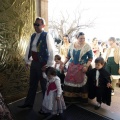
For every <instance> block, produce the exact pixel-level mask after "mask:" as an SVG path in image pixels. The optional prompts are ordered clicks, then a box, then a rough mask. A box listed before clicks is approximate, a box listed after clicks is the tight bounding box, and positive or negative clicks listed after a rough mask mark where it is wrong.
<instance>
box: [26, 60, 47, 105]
mask: <svg viewBox="0 0 120 120" xmlns="http://www.w3.org/2000/svg"><path fill="white" fill-rule="evenodd" d="M44 65H45V63H40V62H36V61H32V63H31V67H30V82H29V90H28V94H27V97H26V100H25V105H31V106H33V104H34V100H35V96H36V92H37V88H38V82H39V81H40V84H41V89H42V93H43V97H44V95H45V90H46V83H47V81H46V80H45V79H43V77H42V70H41V68H42V67H43V66H44Z"/></svg>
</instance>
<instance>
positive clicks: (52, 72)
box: [46, 67, 57, 76]
mask: <svg viewBox="0 0 120 120" xmlns="http://www.w3.org/2000/svg"><path fill="white" fill-rule="evenodd" d="M46 74H47V75H53V76H56V75H57V71H56V69H55V68H53V67H48V68H47V69H46Z"/></svg>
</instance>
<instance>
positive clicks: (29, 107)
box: [17, 105, 33, 109]
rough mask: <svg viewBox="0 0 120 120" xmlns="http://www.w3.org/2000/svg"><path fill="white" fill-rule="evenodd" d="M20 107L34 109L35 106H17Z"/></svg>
mask: <svg viewBox="0 0 120 120" xmlns="http://www.w3.org/2000/svg"><path fill="white" fill-rule="evenodd" d="M17 107H19V108H29V109H32V108H33V106H32V105H20V106H17Z"/></svg>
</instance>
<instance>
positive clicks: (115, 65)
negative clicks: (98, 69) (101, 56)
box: [105, 37, 120, 95]
mask: <svg viewBox="0 0 120 120" xmlns="http://www.w3.org/2000/svg"><path fill="white" fill-rule="evenodd" d="M108 42H109V46H110V47H109V48H108V49H107V52H106V58H105V61H106V66H105V69H106V70H107V71H108V72H109V73H110V74H111V75H112V87H113V89H114V90H115V86H116V83H117V81H118V79H120V48H119V46H117V44H116V40H115V38H114V37H110V38H109V40H108ZM114 90H113V91H112V95H114Z"/></svg>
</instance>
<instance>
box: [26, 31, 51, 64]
mask: <svg viewBox="0 0 120 120" xmlns="http://www.w3.org/2000/svg"><path fill="white" fill-rule="evenodd" d="M35 36H36V33H33V34H32V36H31V42H30V49H29V54H28V59H29V58H30V57H31V55H32V54H31V53H32V51H31V49H32V43H33V40H34V39H35ZM46 36H47V32H44V31H43V32H42V33H41V35H40V37H39V39H38V42H37V44H36V47H37V55H38V59H39V62H47V60H48V57H49V53H48V48H47V43H46Z"/></svg>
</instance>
